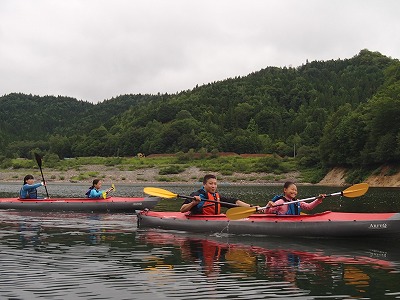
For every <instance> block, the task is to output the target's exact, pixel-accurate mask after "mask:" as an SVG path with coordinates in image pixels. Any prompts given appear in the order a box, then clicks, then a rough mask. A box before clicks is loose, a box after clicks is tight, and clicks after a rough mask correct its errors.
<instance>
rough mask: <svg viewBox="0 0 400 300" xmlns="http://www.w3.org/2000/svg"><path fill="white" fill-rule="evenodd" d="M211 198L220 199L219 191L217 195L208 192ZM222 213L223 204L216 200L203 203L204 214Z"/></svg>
mask: <svg viewBox="0 0 400 300" xmlns="http://www.w3.org/2000/svg"><path fill="white" fill-rule="evenodd" d="M207 195H208V198H207V199H209V200H214V201H218V202H219V201H220V197H219V194H218V193H215V196H214V195H213V194H211V193H207ZM220 213H221V204H219V203H215V202H206V203H204V205H203V215H219V214H220Z"/></svg>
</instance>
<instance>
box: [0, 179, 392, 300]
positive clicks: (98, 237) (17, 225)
mask: <svg viewBox="0 0 400 300" xmlns="http://www.w3.org/2000/svg"><path fill="white" fill-rule="evenodd" d="M19 186H20V185H17V184H9V183H7V184H4V183H2V184H0V196H5V195H7V196H11V194H10V193H13V194H14V193H15V191H18V189H19ZM158 186H159V187H161V188H165V189H168V190H171V191H172V192H174V193H178V194H182V195H185V194H186V195H187V194H189V193H190V192H191V191H192V190H194V189H196V188H197V187H198V186H197V185H196V186H194V185H164V186H161V185H158ZM87 187H88V186H86V185H78V184H58V185H50V184H49V186H48V190H49V194H50V196H61V195H64V196H73V197H76V196H82V195H83V194H84V192H85V191H86V189H87ZM343 189H344V188H342V187H339V188H334V187H314V186H311V187H309V186H303V187H299V192H300V194H299V197H300V198H307V197H310V196H314V195H317V194H319V193H333V192H338V191H341V190H343ZM220 190H221V192H223V193H224V194H226V195H232V196H233V195H237V196H239V197H240V198H241V199H243V200H245V201H248V202H252V203H254V204H262V205H264V204H265V201H266V200H267V199H269V198H271V197H272V196H273V195H275V194H276V193H279V192H280V191H281V187H280V186H269V187H265V186H245V187H239V186H235V185H228V184H226V185H220ZM142 191H143V185H120V186H117V191H116V193H115V195H117V196H125V195H131V196H133V195H134V196H143V192H142ZM399 192H400V190H399V189H378V188H375V189H370V190H369V191H368V193H367V194H366V195H364V196H363V197H360V198H356V199H351V198H340V197H331V198H329V199H326V200H325V201H324V203H323V204H321V205H320V206H319V207H318V208H317V209H316V210H315V211H323V210H335V211H370V212H376V211H400V204H399V202H400V201H399V194H400V193H399ZM181 202H182V201H180V200H174V199H169V200H167V199H165V200H162V201H161V202H160V204H159V205H158V206H157V207H156V208H155V210H177V209H178V208H179V207H180V205H181ZM399 249H400V240H399V239H392V240H368V239H361V240H329V239H326V240H324V239H278V238H270V237H250V236H239V237H238V236H228V235H226V234H220V235H211V236H209V235H195V234H192V233H191V234H189V233H184V232H173V231H168V232H167V231H159V230H139V229H137V226H136V216H135V215H134V214H90V213H61V212H59V213H40V212H23V211H1V210H0V259H1V267H0V299H13V300H15V299H226V298H229V299H276V298H283V299H288V298H293V299H350V298H352V299H400V285H399V283H400V251H399Z"/></svg>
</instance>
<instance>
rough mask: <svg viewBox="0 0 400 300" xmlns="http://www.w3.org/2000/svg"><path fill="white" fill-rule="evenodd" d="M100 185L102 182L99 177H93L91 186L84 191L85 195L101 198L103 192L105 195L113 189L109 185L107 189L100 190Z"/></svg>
mask: <svg viewBox="0 0 400 300" xmlns="http://www.w3.org/2000/svg"><path fill="white" fill-rule="evenodd" d="M101 185H102V182H101V180H100V179H94V180H93V183H92V186H91V187H90V188H89V190H88V191H87V192H86V196H87V197H88V198H103V195H104V193H105V195H108V193H109V192H111V191H112V190H113V189H114V188H113V187H110V188H109V189H108V190H106V191H102V190H101Z"/></svg>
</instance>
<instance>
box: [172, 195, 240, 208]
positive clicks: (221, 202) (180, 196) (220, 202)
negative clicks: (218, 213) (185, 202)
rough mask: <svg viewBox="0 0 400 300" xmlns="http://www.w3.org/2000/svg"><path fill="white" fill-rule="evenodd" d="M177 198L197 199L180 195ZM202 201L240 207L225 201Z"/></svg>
mask: <svg viewBox="0 0 400 300" xmlns="http://www.w3.org/2000/svg"><path fill="white" fill-rule="evenodd" d="M176 198H184V199H192V200H194V199H195V198H194V197H193V196H183V195H178V194H177V195H176ZM202 201H207V202H214V203H219V204H228V205H231V206H236V207H239V206H238V205H237V204H233V203H229V202H223V201H216V200H209V199H206V200H202Z"/></svg>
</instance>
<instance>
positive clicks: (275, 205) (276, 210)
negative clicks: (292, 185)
mask: <svg viewBox="0 0 400 300" xmlns="http://www.w3.org/2000/svg"><path fill="white" fill-rule="evenodd" d="M283 203H285V201H283V200H282V199H279V200H277V201H275V202H273V201H269V202H268V204H267V206H268V208H266V209H265V213H266V214H282V213H283V211H284V210H285V208H286V211H287V205H280V204H283ZM286 211H285V212H286Z"/></svg>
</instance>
